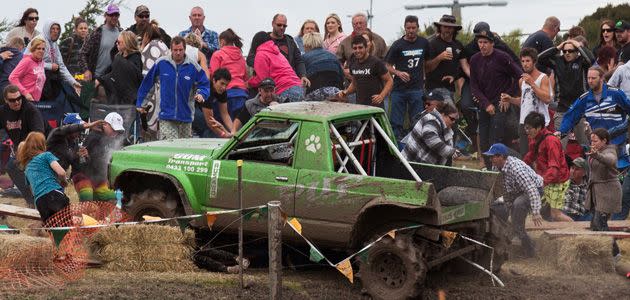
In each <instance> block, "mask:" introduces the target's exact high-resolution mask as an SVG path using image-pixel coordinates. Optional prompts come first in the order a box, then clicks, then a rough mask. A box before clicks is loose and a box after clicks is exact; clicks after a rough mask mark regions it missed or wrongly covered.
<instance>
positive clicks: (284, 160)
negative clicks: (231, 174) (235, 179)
mask: <svg viewBox="0 0 630 300" xmlns="http://www.w3.org/2000/svg"><path fill="white" fill-rule="evenodd" d="M299 124H300V123H298V122H290V121H275V120H264V121H261V122H259V123H257V124H256V125H254V127H253V128H252V129H250V130H249V132H247V133H246V134H245V136H244V138H243V140H242V141H241V142H239V143H238V144H237V145H236V146H235V147H234V149H233V150H232V151H230V152H229V153H228V156H227V159H231V160H235V159H243V160H246V161H247V160H249V161H258V162H268V163H280V164H286V165H290V164H291V162H292V158H293V149H294V146H295V145H294V144H295V137H296V136H297V134H296V133H297V131H298V128H299Z"/></svg>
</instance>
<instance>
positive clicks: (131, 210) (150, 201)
mask: <svg viewBox="0 0 630 300" xmlns="http://www.w3.org/2000/svg"><path fill="white" fill-rule="evenodd" d="M124 209H125V211H126V212H127V214H129V216H130V217H131V219H132V220H134V221H142V220H143V219H142V216H143V215H151V216H154V217H162V218H172V217H176V216H181V215H183V209H182V207H181V205H179V201H178V198H177V197H176V196H175V195H173V194H171V193H166V192H165V191H162V190H158V189H147V190H144V191H142V192H139V193H135V194H131V196H130V199H129V202H127V203H126V204H125V206H124Z"/></svg>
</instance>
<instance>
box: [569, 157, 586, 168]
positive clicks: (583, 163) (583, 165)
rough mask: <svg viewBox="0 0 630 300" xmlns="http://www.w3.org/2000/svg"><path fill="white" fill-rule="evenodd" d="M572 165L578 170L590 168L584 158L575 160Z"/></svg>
mask: <svg viewBox="0 0 630 300" xmlns="http://www.w3.org/2000/svg"><path fill="white" fill-rule="evenodd" d="M571 163H572V164H573V165H574V166H576V167H578V168H582V169H585V170H586V169H587V168H588V163H587V162H586V159H584V158H582V157H578V158H576V159H574V160H573V161H572V162H571Z"/></svg>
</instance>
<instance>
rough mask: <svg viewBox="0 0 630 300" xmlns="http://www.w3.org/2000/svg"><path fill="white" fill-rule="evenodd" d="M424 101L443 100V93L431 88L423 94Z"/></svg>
mask: <svg viewBox="0 0 630 300" xmlns="http://www.w3.org/2000/svg"><path fill="white" fill-rule="evenodd" d="M425 99H426V101H440V102H444V95H442V93H440V92H438V91H436V90H432V91H430V92H429V93H428V94H426V96H425Z"/></svg>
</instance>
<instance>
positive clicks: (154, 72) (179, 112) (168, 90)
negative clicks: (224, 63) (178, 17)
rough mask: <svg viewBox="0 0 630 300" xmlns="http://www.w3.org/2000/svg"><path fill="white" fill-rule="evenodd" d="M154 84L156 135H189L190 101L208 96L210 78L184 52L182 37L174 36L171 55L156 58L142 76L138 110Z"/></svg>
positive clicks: (191, 109) (142, 109)
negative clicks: (156, 106)
mask: <svg viewBox="0 0 630 300" xmlns="http://www.w3.org/2000/svg"><path fill="white" fill-rule="evenodd" d="M157 83H159V85H157ZM157 86H159V89H160V90H159V93H160V94H159V95H160V110H159V111H160V112H159V114H158V128H159V133H158V138H159V139H160V140H165V139H178V138H190V137H192V121H193V118H194V114H195V105H194V101H197V102H199V103H202V102H204V101H205V99H207V98H208V96H209V95H210V82H209V81H208V77H206V74H205V73H204V71H203V70H202V69H201V67H200V66H199V64H197V63H196V62H194V61H193V60H191V59H190V58H188V57H187V56H186V42H185V41H184V38H182V37H179V36H177V37H174V38H173V40H172V41H171V56H165V57H162V58H160V59H158V60H157V61H156V63H155V65H153V67H152V68H151V69H150V70H149V73H148V74H147V75H146V76H145V77H144V80H142V84H141V85H140V89H138V100H137V101H136V107H137V109H138V111H139V112H140V113H144V108H143V107H144V105H145V104H146V102H147V101H148V99H147V94H149V92H150V91H151V90H152V89H155V87H157ZM192 95H194V96H192ZM191 96H192V97H191Z"/></svg>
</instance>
